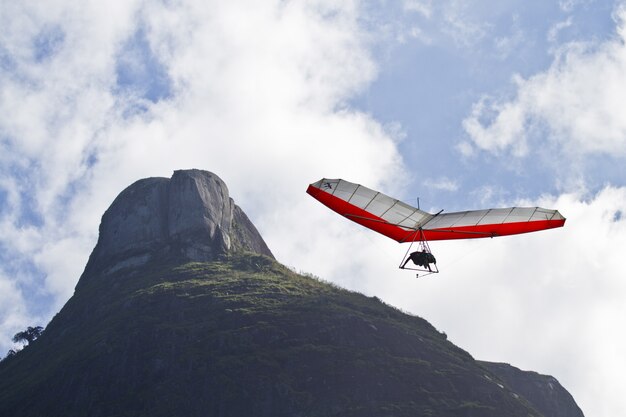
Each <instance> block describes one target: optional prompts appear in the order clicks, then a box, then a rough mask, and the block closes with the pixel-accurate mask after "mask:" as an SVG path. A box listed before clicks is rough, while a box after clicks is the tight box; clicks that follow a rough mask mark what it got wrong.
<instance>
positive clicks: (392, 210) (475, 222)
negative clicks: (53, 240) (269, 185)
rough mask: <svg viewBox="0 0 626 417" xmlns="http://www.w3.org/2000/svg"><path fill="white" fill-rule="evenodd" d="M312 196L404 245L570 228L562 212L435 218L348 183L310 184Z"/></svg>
mask: <svg viewBox="0 0 626 417" xmlns="http://www.w3.org/2000/svg"><path fill="white" fill-rule="evenodd" d="M307 193H309V194H310V195H311V196H313V197H314V198H315V199H317V200H318V201H320V202H321V203H322V204H324V205H326V206H327V207H329V208H330V209H331V210H334V211H336V212H337V213H339V214H341V215H342V216H344V217H346V218H348V219H350V220H352V221H354V222H356V223H358V224H360V225H362V226H365V227H367V228H369V229H372V230H374V231H376V232H378V233H381V234H383V235H385V236H387V237H389V238H391V239H393V240H395V241H397V242H400V243H402V242H425V241H433V240H450V239H475V238H484V237H496V236H507V235H515V234H520V233H529V232H536V231H539V230H545V229H552V228H556V227H562V226H563V225H564V224H565V217H563V216H562V215H561V213H559V212H558V210H548V209H544V208H541V207H509V208H491V209H485V210H470V211H460V212H454V213H443V212H439V213H436V214H431V213H428V212H426V211H423V210H420V209H419V208H415V207H412V206H410V205H408V204H406V203H403V202H402V201H399V200H397V199H394V198H391V197H389V196H387V195H385V194H383V193H381V192H378V191H374V190H371V189H369V188H367V187H364V186H362V185H359V184H354V183H351V182H349V181H345V180H342V179H328V178H323V179H321V180H319V181H317V182H315V183H313V184H310V185H309V187H308V189H307ZM424 251H428V252H429V253H430V250H427V249H424ZM431 272H432V271H431Z"/></svg>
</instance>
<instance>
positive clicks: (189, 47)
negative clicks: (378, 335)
mask: <svg viewBox="0 0 626 417" xmlns="http://www.w3.org/2000/svg"><path fill="white" fill-rule="evenodd" d="M11 4H12V5H11V13H6V14H5V13H3V14H2V17H0V19H1V20H0V26H2V27H3V31H2V33H1V34H0V42H1V44H0V45H1V48H2V49H0V51H1V52H2V55H0V59H1V60H2V62H0V64H1V65H3V68H7V71H2V72H0V147H1V148H2V153H1V154H0V160H1V162H2V164H1V165H0V166H1V168H0V175H1V178H2V181H0V189H2V194H1V195H0V197H2V196H5V197H2V198H3V199H4V200H5V201H6V204H5V203H3V206H4V205H6V207H3V209H2V211H0V227H1V231H2V233H1V234H0V244H1V245H3V247H6V248H7V250H6V251H5V252H4V253H3V255H2V256H3V258H2V261H3V262H5V261H7V262H8V259H17V260H19V261H20V262H18V263H16V264H15V265H13V267H12V271H9V270H3V271H2V272H3V273H4V278H3V281H2V283H3V285H5V286H7V287H8V288H13V289H14V290H13V291H6V292H4V291H0V304H2V305H5V303H12V304H13V303H14V304H15V307H14V308H15V309H17V310H15V311H19V312H21V313H22V314H23V315H25V316H28V317H31V318H32V319H33V320H34V319H35V318H36V317H35V316H34V313H33V312H32V308H33V307H34V306H33V303H34V301H32V300H29V297H31V296H32V294H29V293H26V292H25V291H27V290H25V289H24V288H22V287H20V286H19V285H18V283H19V282H20V280H21V279H25V277H26V276H27V275H24V274H27V273H32V272H33V271H34V272H36V274H34V276H31V277H29V278H28V279H29V280H31V281H35V282H37V284H38V287H39V288H40V289H41V291H42V292H43V293H44V294H49V295H52V296H53V298H54V301H53V303H52V304H53V305H51V306H49V309H50V311H49V312H48V313H47V314H51V313H54V312H55V311H54V309H56V308H57V307H58V306H59V305H60V304H62V303H63V301H64V300H65V299H67V297H68V296H69V295H70V294H71V293H72V291H73V288H74V285H75V284H76V281H77V279H78V276H79V274H80V272H81V270H82V268H83V266H84V264H85V262H86V261H87V256H88V254H89V252H90V250H91V248H92V247H93V245H94V244H95V240H96V237H97V229H98V223H99V221H100V217H101V215H102V213H103V212H104V210H105V209H106V207H107V206H108V205H109V204H110V203H111V202H112V200H113V198H114V197H115V196H116V195H117V194H118V193H119V192H120V191H121V190H122V189H123V188H125V187H126V186H128V185H129V184H131V183H132V182H134V181H135V180H137V179H139V178H143V177H148V176H170V175H171V173H172V171H173V170H174V169H181V168H191V167H195V168H201V169H208V170H211V171H213V172H215V173H216V174H218V175H220V176H221V177H222V178H223V179H224V180H225V181H226V182H227V184H228V185H229V188H230V190H231V194H232V196H233V197H234V198H235V200H236V201H237V203H238V204H239V205H241V206H242V207H243V208H244V210H246V211H247V212H248V214H249V215H250V216H251V217H252V218H253V219H254V221H255V223H256V224H257V226H259V228H260V229H261V231H262V232H263V234H264V236H265V237H266V239H267V240H268V243H269V245H270V247H271V248H272V250H273V251H274V253H275V254H276V255H277V257H278V258H279V259H280V260H281V261H283V262H285V263H287V264H292V265H294V266H297V267H298V268H302V269H307V265H310V263H311V261H309V262H308V264H307V263H303V264H302V265H301V264H300V260H301V258H302V257H308V258H309V259H311V260H312V259H318V260H319V259H320V257H319V256H317V255H313V254H312V252H313V251H318V252H317V253H319V254H324V253H326V249H325V246H326V245H327V242H328V241H329V240H328V239H331V241H332V239H333V237H335V238H336V240H339V239H340V237H342V236H346V235H348V239H346V242H347V243H346V244H347V245H357V244H358V242H359V241H358V237H357V236H352V234H351V233H349V232H346V230H351V229H349V227H350V226H349V225H344V224H341V225H339V226H338V227H335V228H331V230H330V231H325V230H322V229H320V227H319V223H318V222H316V221H315V220H316V219H317V218H318V217H319V216H325V215H326V214H325V213H324V208H322V207H316V206H314V205H312V202H311V201H309V197H308V196H307V195H306V194H305V193H304V190H305V189H306V185H307V184H308V183H310V182H312V181H316V180H317V179H319V178H320V177H322V176H343V177H346V178H349V179H352V180H355V181H360V182H364V183H367V184H370V185H372V186H383V187H389V189H392V188H391V186H394V187H400V186H401V184H400V185H398V184H395V183H394V182H392V179H395V178H397V177H402V176H401V175H398V174H399V173H400V172H402V170H403V165H402V160H401V157H400V155H399V153H398V151H397V149H396V144H397V141H398V140H401V138H402V134H401V128H399V127H397V126H395V127H394V126H391V125H390V126H382V125H381V124H380V123H378V122H377V121H375V120H374V119H373V118H372V117H371V116H368V115H366V114H363V113H360V112H357V111H354V110H352V109H350V108H349V107H348V106H347V104H346V103H347V100H348V99H349V98H351V97H352V96H353V95H354V94H355V93H356V92H358V91H361V90H362V89H363V88H364V87H365V86H367V85H368V83H369V82H371V80H372V79H373V78H374V76H375V74H376V67H375V65H374V63H373V61H372V60H371V58H370V53H369V45H368V42H369V40H368V39H369V38H368V34H366V33H363V32H362V29H361V28H360V27H359V24H358V21H359V15H358V13H359V7H358V4H357V3H356V2H342V3H341V4H336V3H334V2H328V1H323V0H320V1H294V2H287V3H285V2H280V1H275V2H255V1H240V2H227V3H224V2H214V3H212V4H209V3H207V2H203V1H193V0H190V1H183V2H178V3H177V4H175V5H174V4H171V3H162V2H125V3H124V4H121V3H120V4H117V5H113V6H106V7H105V6H101V5H99V4H95V3H93V4H91V3H90V4H86V5H85V4H81V5H80V7H79V6H76V5H74V4H73V3H72V2H63V1H59V2H56V3H53V4H50V5H47V6H46V7H41V6H40V5H37V6H35V5H29V4H24V3H11ZM111 7H113V8H115V10H111ZM42 28H54V30H48V32H46V33H49V34H52V35H50V36H51V39H50V41H49V43H50V45H52V46H50V47H49V48H48V47H47V46H46V48H47V49H45V50H40V49H42V46H41V42H43V44H45V45H47V44H46V42H48V41H41V42H40V43H39V44H38V43H37V42H36V39H41V36H47V35H45V34H44V35H42V34H41V33H42ZM137 33H141V38H140V39H141V40H142V41H143V42H144V45H142V44H139V45H134V46H132V47H128V45H129V42H131V43H132V42H134V41H135V40H136V39H138V36H137ZM142 48H143V50H142ZM133 53H136V54H137V55H136V56H129V54H130V55H132V54H133ZM141 54H145V56H144V57H142V56H140V55H141ZM42 55H45V56H43V58H42ZM146 57H148V58H146ZM133 58H135V59H137V60H138V61H133ZM141 59H150V62H149V63H147V64H146V63H143V65H148V64H149V65H157V66H160V68H159V70H158V71H157V72H159V73H160V74H162V75H164V76H166V77H168V78H169V80H168V82H167V83H164V84H163V85H164V88H169V89H170V91H168V92H167V94H165V95H163V96H162V98H161V99H160V100H158V101H154V100H150V97H142V96H141V91H140V90H137V91H134V90H132V86H130V89H129V88H127V86H125V87H124V88H123V89H122V88H120V87H119V86H118V85H117V82H118V81H120V74H119V73H117V71H118V70H119V65H126V66H127V67H128V65H130V64H133V63H134V64H142V63H141V62H140V61H141ZM120 63H121V64H120ZM129 63H130V64H129ZM140 66H141V65H140ZM140 66H139V67H140ZM128 68H130V67H128ZM133 68H138V67H137V66H134V67H133ZM131 69H132V68H131ZM387 184H389V185H387ZM25 212H27V213H31V215H32V216H26V217H24V213H25ZM294 230H297V231H298V233H297V234H294ZM328 233H330V234H328ZM323 242H326V243H323ZM294 248H300V249H301V252H300V253H297V251H295V250H294ZM68 253H72V262H71V263H68V262H67V254H68ZM333 254H334V252H333ZM347 260H348V259H347V257H346V261H347ZM318 262H319V261H318ZM347 265H348V264H344V265H341V264H337V265H333V263H332V262H329V263H328V267H327V268H326V269H324V270H323V272H324V274H325V276H326V277H328V278H329V279H334V278H335V277H337V274H338V272H337V271H343V270H345V267H346V266H347ZM5 266H6V265H5ZM342 268H344V269H342ZM309 269H310V270H314V269H316V268H309ZM13 270H15V271H18V272H20V274H18V275H16V276H13V277H11V278H10V279H9V278H7V277H8V276H9V275H10V273H11V272H14V271H13ZM38 274H41V275H43V278H41V279H40V278H37V275H38ZM320 275H321V274H320ZM37 280H39V281H37ZM16 297H17V298H16ZM27 306H28V307H29V308H30V309H31V310H28V309H27ZM38 308H41V306H38ZM6 314H7V315H8V314H9V312H7V313H6ZM11 314H13V313H11ZM7 317H8V316H7ZM21 317H22V318H21V319H20V320H13V319H12V320H11V321H10V323H12V324H11V325H7V326H4V327H2V329H1V333H0V338H1V339H2V340H0V348H2V347H6V346H7V345H6V343H7V341H8V340H9V339H10V336H11V335H12V334H13V333H15V332H16V331H18V330H21V329H20V328H19V327H23V326H24V324H28V325H32V324H35V323H24V320H22V319H25V317H24V316H21ZM48 317H49V316H48ZM37 324H38V323H37ZM42 324H43V323H42Z"/></svg>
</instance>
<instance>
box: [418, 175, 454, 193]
mask: <svg viewBox="0 0 626 417" xmlns="http://www.w3.org/2000/svg"><path fill="white" fill-rule="evenodd" d="M423 184H424V185H425V186H426V187H429V188H433V189H435V190H442V191H456V190H458V189H459V184H458V183H457V182H456V181H455V180H453V179H450V178H448V177H441V178H431V179H428V180H426V181H424V182H423Z"/></svg>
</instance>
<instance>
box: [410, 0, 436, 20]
mask: <svg viewBox="0 0 626 417" xmlns="http://www.w3.org/2000/svg"><path fill="white" fill-rule="evenodd" d="M404 10H406V11H410V12H416V13H419V14H421V15H422V16H424V17H425V18H430V17H431V16H432V14H433V5H432V1H431V0H404Z"/></svg>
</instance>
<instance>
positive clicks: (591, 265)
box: [0, 0, 626, 417]
mask: <svg viewBox="0 0 626 417" xmlns="http://www.w3.org/2000/svg"><path fill="white" fill-rule="evenodd" d="M0 1H1V3H2V6H1V7H2V10H3V13H2V14H0V27H2V28H3V30H2V31H1V32H0V249H1V252H0V352H2V353H0V354H3V352H6V351H7V350H8V349H9V348H11V347H12V346H13V345H12V344H11V343H10V339H11V336H12V335H13V334H15V333H16V332H17V331H20V330H22V329H24V328H26V326H29V325H37V324H42V325H43V324H45V323H47V322H48V321H49V320H50V318H51V317H52V316H53V315H54V314H55V313H56V312H57V311H58V310H59V309H60V308H61V307H62V305H63V304H64V303H65V302H66V301H67V299H68V298H69V297H70V296H71V295H72V293H73V289H74V286H75V285H76V282H77V280H78V278H79V276H80V274H81V273H82V269H83V267H84V264H85V263H86V261H87V258H88V256H89V253H90V252H91V249H92V248H93V246H94V245H95V242H96V239H97V230H98V224H99V221H100V217H101V215H102V213H103V212H104V210H105V209H106V208H107V207H108V205H109V204H110V203H111V202H112V201H113V199H114V198H115V196H116V195H117V194H118V193H119V192H120V191H121V190H123V189H124V188H125V187H126V186H128V185H129V184H131V183H132V182H134V181H136V180H137V179H139V178H144V177H149V176H165V177H169V176H170V175H171V173H172V171H173V170H175V169H183V168H200V169H207V170H210V171H213V172H215V173H216V174H218V175H219V176H220V177H222V178H223V179H224V180H225V181H226V183H227V184H228V186H229V188H230V192H231V195H232V196H233V197H234V199H235V200H236V202H237V203H238V204H239V205H240V206H241V207H242V208H243V209H244V210H245V211H246V212H247V213H248V215H249V216H250V217H251V218H252V219H253V221H254V222H255V224H256V225H257V226H258V227H259V229H260V230H261V232H262V234H263V235H264V237H265V239H266V240H267V242H268V244H269V246H270V247H271V249H272V250H273V252H274V253H275V254H276V256H277V258H278V259H279V260H280V261H281V262H283V263H285V264H287V265H289V266H292V267H294V268H296V269H298V270H303V271H307V272H312V273H314V274H316V275H318V276H321V277H323V278H324V279H327V280H329V281H333V282H335V283H337V284H339V285H342V286H344V287H347V288H350V289H353V290H356V291H360V292H363V293H365V294H368V295H376V296H378V297H380V298H381V299H383V300H384V301H386V302H388V303H390V304H392V305H395V306H398V307H400V308H402V309H403V310H405V311H409V312H411V313H413V314H417V315H420V316H422V317H424V318H426V319H427V320H429V321H430V322H431V323H433V324H434V325H435V326H436V327H437V328H438V329H440V330H442V331H445V332H446V333H447V334H448V336H449V337H450V339H451V340H452V341H453V342H454V343H456V344H458V345H459V346H461V347H462V348H464V349H466V350H468V351H469V352H470V353H471V354H472V355H474V356H475V357H477V358H479V359H484V360H494V361H503V362H509V363H512V364H513V365H516V366H519V367H521V368H523V369H532V370H535V371H538V372H541V373H548V374H552V375H554V376H555V377H556V378H557V379H559V381H561V382H562V383H563V385H565V387H566V388H567V389H569V390H570V392H571V393H572V394H573V395H574V397H575V398H576V400H577V401H578V403H579V405H580V406H581V407H582V408H583V411H584V412H585V414H586V415H589V416H606V417H613V416H617V415H625V414H626V408H625V407H626V406H625V405H624V403H623V401H622V398H621V395H622V393H621V389H623V381H622V378H623V374H624V371H626V360H625V359H624V355H623V354H622V352H624V351H625V350H626V334H625V332H624V330H623V323H622V322H621V321H622V320H623V319H622V320H620V319H621V318H623V317H625V316H626V307H625V306H626V281H625V280H624V279H623V275H624V273H623V271H624V267H623V263H622V261H621V259H622V254H621V252H622V251H623V249H621V248H623V247H624V245H626V217H625V216H623V215H622V211H623V210H624V209H623V207H624V206H625V205H626V183H625V182H626V176H625V175H624V170H623V168H622V167H623V166H624V162H625V161H624V159H626V110H624V109H626V100H625V99H624V96H625V95H624V92H626V75H625V74H626V47H625V46H624V45H625V41H626V4H624V3H623V2H622V1H617V0H615V1H602V0H560V1H539V0H537V1H521V0H519V1H500V2H492V1H477V2H471V4H470V3H468V2H462V1H459V0H441V1H434V0H432V1H431V0H405V1H397V2H391V1H384V0H378V1H374V0H371V1H358V0H352V1H345V2H340V4H336V3H335V2H330V1H327V0H293V1H286V2H285V1H278V0H274V1H269V0H268V1H264V2H258V1H252V0H251V1H243V0H242V1H232V2H214V3H212V2H206V1H200V0H180V1H175V2H159V1H139V0H136V1H135V0H130V1H126V2H123V3H122V2H119V3H111V4H106V5H105V4H99V3H90V4H80V5H77V4H74V2H70V1H58V2H55V3H53V4H46V5H45V6H40V5H34V4H26V3H23V2H9V1H4V0H0ZM321 177H339V178H345V179H347V180H349V181H353V182H358V183H362V184H364V185H367V186H369V187H370V188H375V189H380V190H382V191H384V192H386V193H387V194H389V195H393V196H397V197H398V198H401V199H403V200H405V201H407V202H409V203H414V202H415V199H416V198H417V197H419V198H420V201H421V207H422V208H424V209H429V210H433V211H438V210H440V209H445V210H447V211H453V210H463V209H473V208H484V207H492V206H503V205H504V206H510V205H528V206H534V205H540V206H544V207H547V208H557V209H559V210H560V211H561V212H562V213H563V214H564V215H565V216H566V217H567V218H568V221H567V223H566V226H565V227H564V228H563V229H559V230H554V231H549V232H544V233H537V234H534V235H528V236H518V237H510V238H502V239H489V240H480V241H474V242H447V243H446V242H444V243H439V242H436V244H435V243H433V244H432V245H431V247H432V248H433V250H434V251H435V254H436V255H437V259H438V265H439V267H440V269H441V271H442V272H441V273H440V274H439V275H437V276H436V277H431V278H428V279H425V280H416V279H414V277H413V276H412V275H407V274H406V272H404V271H399V270H397V269H396V265H397V264H398V263H399V262H400V259H401V257H402V255H403V254H404V252H405V251H406V248H405V247H404V246H401V245H397V244H396V243H395V242H389V241H388V239H386V238H384V237H381V236H378V235H375V234H373V233H372V232H370V231H367V230H363V229H361V228H359V227H358V226H356V225H354V224H352V223H350V222H347V221H346V220H345V219H343V218H341V217H340V216H336V215H334V214H333V213H332V212H330V211H329V210H327V209H326V208H325V207H323V206H321V205H319V204H318V203H317V202H316V201H314V200H313V199H311V198H309V197H308V196H307V195H306V194H305V193H304V190H305V189H306V186H307V185H308V184H309V183H311V182H314V181H317V180H318V179H320V178H321Z"/></svg>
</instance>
